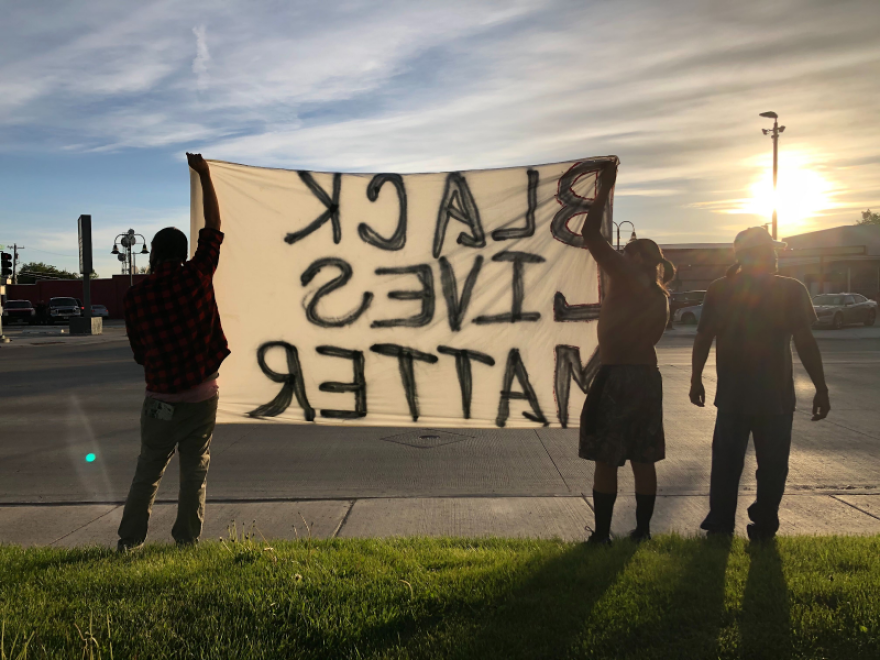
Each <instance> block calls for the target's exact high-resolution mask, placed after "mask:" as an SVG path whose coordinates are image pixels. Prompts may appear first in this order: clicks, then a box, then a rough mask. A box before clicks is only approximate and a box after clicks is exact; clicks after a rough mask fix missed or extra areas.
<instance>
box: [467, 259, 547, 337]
mask: <svg viewBox="0 0 880 660" xmlns="http://www.w3.org/2000/svg"><path fill="white" fill-rule="evenodd" d="M492 261H509V262H512V263H513V305H512V306H511V311H510V313H509V314H508V313H505V314H493V315H491V316H478V317H477V318H475V319H474V323H477V324H479V325H485V324H487V323H518V322H520V321H537V320H538V319H540V318H541V313H540V312H524V311H522V308H523V299H524V298H525V283H524V282H523V267H524V264H540V263H544V261H546V259H544V257H542V256H540V255H537V254H529V253H528V252H509V251H508V252H499V253H498V254H496V255H494V256H493V257H492Z"/></svg>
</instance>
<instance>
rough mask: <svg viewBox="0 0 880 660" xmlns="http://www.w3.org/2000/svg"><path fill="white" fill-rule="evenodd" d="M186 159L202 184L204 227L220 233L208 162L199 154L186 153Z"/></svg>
mask: <svg viewBox="0 0 880 660" xmlns="http://www.w3.org/2000/svg"><path fill="white" fill-rule="evenodd" d="M186 159H187V161H188V162H189V166H190V167H191V168H192V169H193V171H194V172H195V173H196V174H198V175H199V180H200V181H201V182H202V200H203V206H204V210H205V227H206V228H207V229H214V230H216V231H220V204H219V203H218V202H217V193H216V192H214V183H213V182H212V181H211V170H210V169H209V168H208V162H207V161H206V160H205V159H204V158H202V155H201V154H191V153H189V152H187V153H186Z"/></svg>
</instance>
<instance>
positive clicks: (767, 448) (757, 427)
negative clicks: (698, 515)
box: [700, 410, 793, 535]
mask: <svg viewBox="0 0 880 660" xmlns="http://www.w3.org/2000/svg"><path fill="white" fill-rule="evenodd" d="M792 419H793V414H792V413H789V414H787V415H759V416H753V415H740V414H738V413H730V412H722V411H720V410H719V411H718V417H717V419H716V420H715V436H714V438H713V439H712V482H711V485H710V489H709V515H708V516H706V519H705V520H704V521H703V524H702V525H700V527H702V528H703V529H705V530H708V531H713V532H723V533H733V530H734V527H735V518H736V498H737V492H738V490H739V478H740V476H741V475H742V470H743V462H744V461H745V456H746V447H748V444H749V434H751V435H752V437H753V439H754V442H755V457H756V458H757V460H758V470H757V472H756V473H755V477H756V479H757V482H758V492H757V495H756V497H755V502H754V504H752V505H751V506H750V507H749V518H750V519H751V520H752V522H754V523H755V526H756V527H757V531H758V532H760V533H763V534H768V535H772V534H775V533H776V531H777V530H778V529H779V503H780V502H781V501H782V495H783V493H784V492H785V480H786V478H787V477H788V455H789V452H790V450H791V425H792Z"/></svg>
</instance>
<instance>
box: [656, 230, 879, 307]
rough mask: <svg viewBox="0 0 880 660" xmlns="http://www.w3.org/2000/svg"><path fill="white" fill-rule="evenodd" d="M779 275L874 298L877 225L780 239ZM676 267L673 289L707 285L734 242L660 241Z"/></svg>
mask: <svg viewBox="0 0 880 660" xmlns="http://www.w3.org/2000/svg"><path fill="white" fill-rule="evenodd" d="M782 240H783V241H785V242H786V243H788V246H787V247H786V249H785V250H783V251H781V252H780V253H779V273H780V275H786V276H788V277H794V278H796V279H798V280H800V281H801V282H803V283H804V284H805V285H806V286H807V289H809V291H810V295H813V296H815V295H818V294H819V293H834V292H843V291H847V292H854V293H861V294H862V295H865V296H868V297H874V296H875V295H876V294H877V293H878V292H880V226H876V225H845V226H843V227H834V228H832V229H823V230H820V231H812V232H808V233H806V234H797V235H795V236H788V237H786V238H783V239H782ZM660 247H661V248H662V249H663V253H664V255H666V258H667V259H669V260H670V261H671V262H672V263H674V264H675V266H676V268H677V269H678V274H677V275H676V277H675V279H674V280H673V281H672V283H671V285H670V288H671V289H672V290H673V291H694V290H703V289H706V288H707V287H708V286H709V284H711V283H712V282H713V281H714V280H716V279H718V278H719V277H724V274H725V272H726V271H727V268H728V267H729V266H730V265H731V264H732V263H733V262H734V261H735V260H736V256H735V255H734V252H733V243H732V242H731V243H683V244H676V245H661V246H660Z"/></svg>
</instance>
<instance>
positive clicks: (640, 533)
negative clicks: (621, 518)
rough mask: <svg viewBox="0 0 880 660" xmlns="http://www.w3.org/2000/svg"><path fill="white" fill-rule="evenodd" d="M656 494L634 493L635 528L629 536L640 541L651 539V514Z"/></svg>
mask: <svg viewBox="0 0 880 660" xmlns="http://www.w3.org/2000/svg"><path fill="white" fill-rule="evenodd" d="M656 500H657V496H656V495H640V494H639V493H636V528H635V529H634V530H633V531H632V532H631V533H630V535H629V537H630V538H631V539H632V540H633V541H636V542H637V543H641V542H642V541H650V540H651V516H653V515H654V502H655V501H656Z"/></svg>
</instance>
